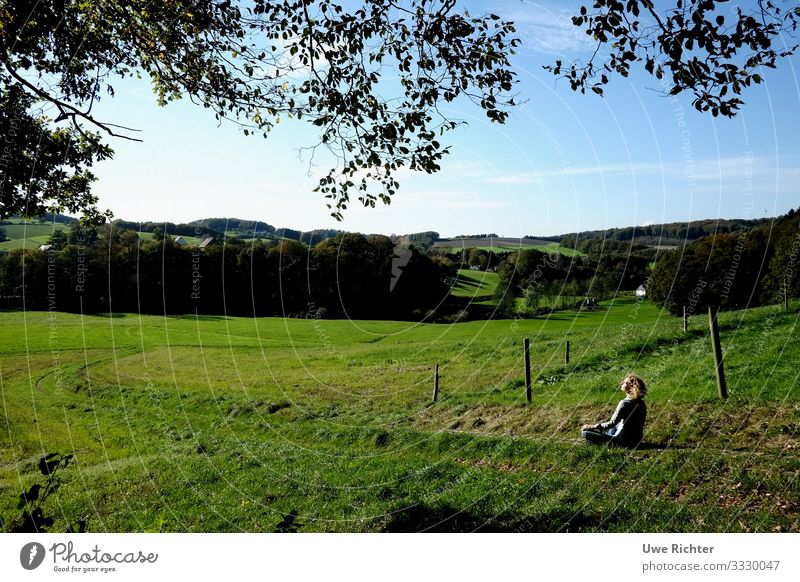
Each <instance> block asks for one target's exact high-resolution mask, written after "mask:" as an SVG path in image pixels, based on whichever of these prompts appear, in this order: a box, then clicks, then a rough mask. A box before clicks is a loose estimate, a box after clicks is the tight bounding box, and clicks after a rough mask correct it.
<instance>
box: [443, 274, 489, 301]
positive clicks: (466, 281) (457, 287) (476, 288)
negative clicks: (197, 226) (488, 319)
mask: <svg viewBox="0 0 800 582" xmlns="http://www.w3.org/2000/svg"><path fill="white" fill-rule="evenodd" d="M499 284H500V276H499V275H498V274H497V273H494V272H492V271H471V270H469V269H459V270H458V276H457V277H456V280H455V281H454V282H453V285H452V287H451V288H450V295H453V296H455V297H469V298H470V299H472V301H474V302H476V303H485V302H487V301H488V302H489V303H492V304H494V303H496V301H494V300H493V299H492V297H493V295H494V292H495V289H497V286H498V285H499Z"/></svg>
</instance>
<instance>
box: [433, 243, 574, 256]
mask: <svg viewBox="0 0 800 582" xmlns="http://www.w3.org/2000/svg"><path fill="white" fill-rule="evenodd" d="M470 242H473V243H474V244H472V245H470V246H462V245H461V242H460V241H458V245H456V243H453V246H448V245H447V244H446V243H436V245H434V246H435V247H436V248H437V249H440V250H443V251H445V252H447V253H449V254H461V253H462V252H463V251H464V250H465V249H468V248H476V249H478V250H481V251H487V252H488V251H493V252H495V253H508V252H515V251H524V250H528V249H535V250H537V251H541V252H543V253H554V252H555V253H559V254H561V255H564V256H567V257H574V256H583V255H584V254H583V253H581V252H579V251H576V250H575V249H574V248H570V247H565V246H561V245H559V244H558V243H547V244H526V243H524V242H502V241H496V242H495V243H494V244H487V242H488V243H491V241H489V240H488V239H487V240H480V239H477V240H474V241H470Z"/></svg>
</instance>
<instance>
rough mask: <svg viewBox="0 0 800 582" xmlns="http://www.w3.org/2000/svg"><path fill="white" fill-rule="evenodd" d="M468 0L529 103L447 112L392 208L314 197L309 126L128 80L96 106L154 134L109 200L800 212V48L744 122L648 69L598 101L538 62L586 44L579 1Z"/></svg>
mask: <svg viewBox="0 0 800 582" xmlns="http://www.w3.org/2000/svg"><path fill="white" fill-rule="evenodd" d="M464 4H466V6H467V7H468V9H469V10H470V11H471V12H473V13H477V12H481V11H484V10H491V11H494V12H496V13H498V14H500V15H501V16H503V17H506V18H509V19H511V20H514V21H515V22H516V23H517V25H518V33H519V36H520V38H521V39H522V41H523V45H522V47H521V50H520V51H519V53H518V55H517V56H516V57H515V61H514V65H515V67H516V70H517V72H518V75H519V84H518V87H517V92H518V93H519V98H520V99H521V100H522V101H523V104H522V105H521V106H520V107H518V108H517V109H516V110H515V111H514V112H513V113H512V115H511V117H510V118H509V120H508V122H507V123H506V124H505V125H497V124H492V123H489V122H488V121H487V120H485V118H484V117H482V116H481V113H480V111H479V110H478V109H477V108H475V107H464V108H458V109H453V108H451V109H450V110H445V111H447V112H448V113H449V114H451V115H452V116H453V117H456V118H459V119H463V120H465V121H466V122H467V124H466V125H464V126H462V127H460V128H459V129H458V130H457V131H455V132H453V133H451V134H450V135H449V137H447V138H446V141H447V143H448V144H449V145H450V146H451V147H452V154H451V155H450V156H449V157H448V159H446V161H445V162H444V164H443V167H442V172H440V173H439V174H436V175H428V174H414V173H410V172H406V173H403V174H402V176H401V178H400V182H401V188H400V191H399V192H398V194H397V195H396V196H395V198H394V201H393V202H392V204H391V205H390V206H379V207H376V208H374V209H364V208H359V207H358V206H357V205H353V206H351V208H350V209H348V211H347V212H346V213H345V219H344V221H343V222H337V221H335V220H334V219H333V218H331V217H330V215H329V212H328V209H327V208H326V206H325V200H324V198H323V197H322V196H321V195H319V194H316V193H314V192H313V191H312V190H313V189H314V187H315V186H316V182H317V179H318V177H319V175H320V174H322V173H324V170H325V168H324V167H322V166H320V167H310V166H309V164H308V160H307V159H301V158H302V156H300V155H299V153H298V148H300V147H302V146H307V145H310V144H312V143H313V142H314V133H313V131H312V130H311V128H309V127H308V126H306V125H305V124H304V123H302V122H297V121H292V120H282V122H281V124H280V125H279V126H278V128H277V129H276V130H275V131H274V132H273V133H272V134H271V135H270V137H269V138H268V139H266V140H265V139H263V138H261V137H252V136H251V137H246V136H244V135H242V134H241V132H240V131H238V130H237V129H235V128H234V127H233V126H230V125H225V124H223V125H222V126H218V124H217V122H216V121H215V120H214V118H213V115H210V114H209V113H208V111H205V110H203V109H201V108H198V107H196V106H194V105H192V104H191V103H189V102H188V101H187V100H183V101H180V102H177V103H172V104H170V105H168V106H166V107H163V108H159V107H157V106H156V105H155V99H154V97H153V95H152V92H151V90H150V87H149V85H148V84H147V82H146V81H139V82H134V81H126V82H124V83H119V84H118V86H117V87H116V88H117V89H118V91H117V96H116V97H115V98H114V99H106V100H104V101H103V102H102V103H101V104H100V106H99V108H97V109H96V110H95V111H96V112H97V113H98V117H99V118H101V119H107V120H111V121H113V122H114V123H119V124H121V125H127V126H132V127H136V128H139V129H141V130H142V134H141V137H142V138H143V139H144V143H131V142H125V141H122V140H114V141H113V142H112V145H113V147H114V149H115V151H116V155H115V158H114V159H113V160H111V161H108V162H103V163H101V164H98V165H97V166H96V167H95V173H96V174H97V175H98V177H99V180H98V182H97V183H96V185H95V191H96V193H97V194H98V195H99V197H100V205H101V206H102V207H103V208H110V209H111V210H112V211H113V212H114V214H115V216H116V217H118V218H124V219H127V220H154V221H164V220H167V221H173V222H183V221H189V220H193V219H197V218H204V217H212V216H229V217H238V218H247V219H253V220H263V221H266V222H268V223H270V224H273V225H275V226H286V227H291V228H298V229H302V230H308V229H312V228H341V229H346V230H352V231H360V232H366V233H384V234H391V233H406V232H416V231H422V230H435V231H437V232H439V233H441V234H442V235H443V236H453V235H457V234H472V233H487V232H496V233H498V234H500V235H501V236H512V237H516V236H524V235H552V234H560V233H566V232H572V231H580V230H589V229H600V228H609V227H620V226H629V225H642V224H650V223H660V222H686V221H690V220H696V219H704V218H716V217H722V218H758V217H763V216H774V215H778V214H783V213H785V212H786V211H787V210H789V209H790V208H796V207H798V206H800V140H798V139H797V136H798V135H800V115H798V114H797V112H798V110H800V108H799V107H798V105H800V86H799V85H800V83H799V82H798V75H797V73H798V70H797V67H798V65H800V61H799V60H798V59H797V58H794V59H792V60H785V61H783V62H782V64H781V66H779V68H778V69H777V70H774V71H773V70H766V71H764V73H763V77H764V79H765V82H764V83H763V84H762V85H760V86H756V87H752V88H750V89H749V90H748V91H747V93H746V94H745V95H744V99H745V102H746V105H745V106H744V108H743V111H742V112H741V113H740V114H739V115H738V116H737V117H736V118H734V119H732V120H729V119H721V118H713V117H711V116H710V115H708V114H706V115H701V114H699V113H697V112H695V111H694V109H693V108H692V107H691V99H690V97H689V96H683V95H681V96H678V97H677V98H667V97H665V96H664V95H663V94H661V93H659V87H658V85H657V83H658V82H657V81H656V80H655V79H654V78H653V77H650V76H647V75H646V74H645V75H638V74H636V75H632V76H631V78H629V79H623V78H619V77H617V78H613V79H612V83H611V84H610V85H609V86H608V88H607V89H606V95H605V97H604V98H600V97H597V96H595V95H593V94H591V95H580V94H575V93H573V92H572V91H571V90H570V89H569V86H568V84H567V83H566V82H565V81H563V80H556V79H555V78H554V77H553V76H552V75H550V74H549V73H548V72H546V71H544V70H543V69H542V65H544V64H548V63H552V62H553V61H554V60H555V59H562V60H565V61H567V62H569V61H571V60H574V59H576V58H580V57H582V56H583V57H585V56H586V55H587V52H590V51H591V50H592V47H591V45H590V44H589V43H588V41H587V39H586V38H585V35H583V34H582V33H580V31H578V30H577V29H574V28H573V27H572V25H571V23H570V16H571V15H572V14H574V13H575V12H576V10H577V8H578V7H579V6H580V3H577V2H576V3H572V2H525V1H522V0H495V1H493V2H476V1H471V2H465V3H464ZM735 4H736V3H731V5H732V6H733V5H735Z"/></svg>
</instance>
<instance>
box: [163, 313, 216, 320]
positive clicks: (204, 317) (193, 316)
mask: <svg viewBox="0 0 800 582" xmlns="http://www.w3.org/2000/svg"><path fill="white" fill-rule="evenodd" d="M167 317H169V318H170V319H188V320H190V321H228V320H229V319H230V318H229V317H226V316H224V315H196V314H193V313H185V314H183V315H168V316H167Z"/></svg>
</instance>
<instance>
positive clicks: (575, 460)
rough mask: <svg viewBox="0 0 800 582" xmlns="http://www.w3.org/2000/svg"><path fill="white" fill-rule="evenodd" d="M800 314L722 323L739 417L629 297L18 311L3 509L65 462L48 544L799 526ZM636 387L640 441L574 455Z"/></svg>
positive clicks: (677, 340) (1, 341)
mask: <svg viewBox="0 0 800 582" xmlns="http://www.w3.org/2000/svg"><path fill="white" fill-rule="evenodd" d="M797 307H798V306H797V304H794V305H792V309H791V310H790V311H789V312H785V311H784V310H783V309H782V308H776V307H767V308H760V309H754V310H750V311H743V312H731V313H724V314H722V316H721V328H722V341H723V346H724V348H725V350H726V353H725V358H726V370H727V372H728V384H729V392H730V394H731V397H730V398H729V399H728V400H727V401H724V402H723V401H720V400H718V399H717V398H716V389H715V385H714V371H713V360H712V356H711V350H710V343H709V339H708V337H707V321H706V320H705V318H704V317H699V316H698V317H694V318H692V319H691V321H690V331H689V333H688V334H684V333H683V332H682V327H681V322H680V321H679V320H678V319H675V318H672V317H669V316H667V315H666V314H665V313H662V312H661V311H660V310H658V309H657V308H655V307H654V306H652V305H651V304H649V303H646V302H639V301H636V300H634V299H633V298H623V299H620V300H617V301H616V302H614V303H609V304H604V305H602V306H601V309H599V310H598V311H596V312H581V313H574V312H563V313H558V314H554V315H553V316H551V317H548V318H540V319H532V320H520V321H508V320H504V321H488V322H486V321H474V322H469V323H462V324H454V325H425V324H413V323H408V322H381V321H376V322H362V321H325V320H315V321H306V320H295V319H276V318H267V319H239V318H195V317H192V316H186V317H169V318H160V317H151V316H142V317H139V316H138V315H119V316H113V317H89V316H86V317H81V316H79V315H71V314H62V313H57V314H47V313H3V314H0V323H2V325H0V347H1V348H2V352H0V380H1V381H2V382H1V383H0V387H1V388H2V399H0V403H2V406H3V418H4V419H5V427H4V429H3V430H2V431H0V516H2V518H3V520H4V524H5V525H4V527H5V528H6V529H7V528H8V527H10V524H11V523H13V521H14V519H15V517H16V516H17V513H18V510H17V509H16V503H17V501H18V496H19V494H20V492H21V491H22V488H23V487H24V486H29V485H30V484H32V483H34V482H36V480H37V479H39V478H40V476H39V475H37V473H38V471H37V469H36V462H37V461H38V458H39V457H40V456H41V455H43V454H44V453H47V452H54V451H57V452H61V453H73V454H75V461H76V463H75V465H74V466H70V467H69V468H67V469H66V470H64V471H63V478H64V485H63V487H62V488H61V490H60V491H59V493H58V498H57V499H56V498H52V499H51V500H49V501H48V502H47V504H46V506H45V509H46V513H48V512H49V514H52V515H53V517H54V518H55V519H56V523H55V525H54V529H55V530H59V529H61V530H63V529H65V528H66V525H67V524H68V523H74V522H75V521H77V520H78V519H83V518H85V517H86V518H88V520H89V529H90V530H91V531H275V530H281V529H286V528H287V527H289V526H287V524H291V528H294V529H298V530H299V531H417V530H429V531H471V530H475V529H481V530H496V531H798V529H800V528H799V526H798V519H800V517H799V516H800V508H798V500H800V486H799V485H798V480H797V476H798V473H799V472H800V463H799V462H798V455H797V447H798V446H800V443H798V441H799V440H800V438H799V437H798V434H797V427H798V426H800V402H799V401H798V370H797V368H796V365H795V364H794V362H796V361H797V360H798V357H800V349H798V342H797V341H796V340H797V337H796V328H795V325H796V323H797ZM525 336H527V337H530V339H531V345H532V363H533V375H534V385H533V394H534V402H533V403H532V404H531V405H528V404H526V403H525V397H524V371H523V369H522V366H521V363H522V352H521V343H522V338H523V337H525ZM566 340H569V341H570V342H571V345H572V359H571V361H570V363H569V364H565V363H564V359H563V349H564V342H565V341H566ZM435 363H439V365H440V396H441V401H440V402H438V403H436V404H433V403H431V402H430V391H431V387H432V375H433V365H434V364H435ZM628 371H636V372H637V373H639V374H640V375H642V376H643V377H644V378H645V379H646V380H647V381H648V384H649V385H650V394H649V395H648V406H649V411H650V416H649V419H648V427H647V433H646V441H647V442H646V447H645V448H643V449H642V450H637V451H627V450H607V449H603V448H598V447H591V446H586V445H583V444H582V443H581V442H580V440H579V439H578V438H577V428H578V426H579V425H580V424H581V423H582V422H594V421H596V420H601V419H606V418H607V417H608V416H609V415H610V413H611V411H612V410H613V408H614V406H615V405H616V402H617V401H618V400H619V398H620V393H619V391H618V390H617V388H616V387H617V385H618V383H619V379H620V378H621V377H622V376H623V375H624V374H625V373H626V372H628Z"/></svg>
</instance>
